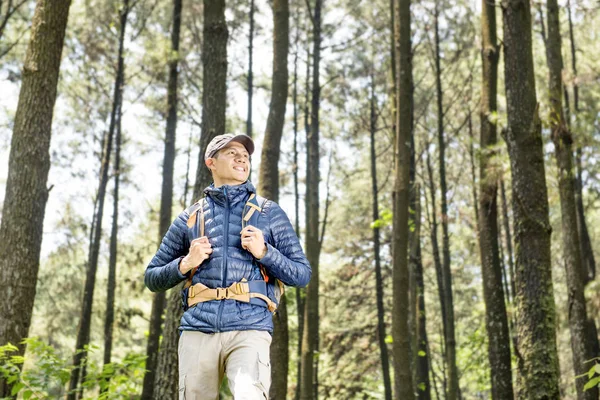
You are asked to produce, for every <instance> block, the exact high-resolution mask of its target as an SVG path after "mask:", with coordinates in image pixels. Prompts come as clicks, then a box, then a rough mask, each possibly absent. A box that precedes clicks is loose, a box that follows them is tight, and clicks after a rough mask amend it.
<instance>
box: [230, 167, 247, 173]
mask: <svg viewBox="0 0 600 400" xmlns="http://www.w3.org/2000/svg"><path fill="white" fill-rule="evenodd" d="M233 169H235V170H236V171H241V172H246V169H245V168H244V167H233Z"/></svg>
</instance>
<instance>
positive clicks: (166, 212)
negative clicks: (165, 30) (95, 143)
mask: <svg viewBox="0 0 600 400" xmlns="http://www.w3.org/2000/svg"><path fill="white" fill-rule="evenodd" d="M182 3H183V1H182V0H174V1H173V28H172V30H171V54H174V55H176V56H175V57H172V58H171V59H170V60H169V81H168V84H167V126H166V130H165V148H164V153H163V173H162V178H163V181H162V187H161V198H160V216H159V226H158V240H159V243H160V241H161V240H162V237H163V236H164V235H165V233H166V232H167V230H168V229H169V226H170V225H171V219H172V218H171V210H172V209H173V173H174V171H173V170H174V164H175V140H176V132H177V84H178V64H179V37H180V32H181V12H182V8H183V4H182ZM165 302H166V293H165V292H159V293H156V294H155V295H154V298H153V300H152V314H151V315H150V328H149V330H150V332H149V334H148V343H147V346H146V355H147V358H146V374H145V375H144V383H143V388H142V399H148V400H150V399H152V398H154V391H155V390H156V389H157V388H156V385H155V381H156V371H157V360H158V355H159V340H160V336H161V334H162V322H163V321H162V320H163V313H164V310H165ZM178 304H179V302H178ZM174 358H176V357H174ZM167 365H168V364H167ZM163 371H164V372H166V373H167V374H168V372H169V371H167V370H164V367H163Z"/></svg>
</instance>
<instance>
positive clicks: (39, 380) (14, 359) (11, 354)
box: [0, 337, 71, 399]
mask: <svg viewBox="0 0 600 400" xmlns="http://www.w3.org/2000/svg"><path fill="white" fill-rule="evenodd" d="M22 344H23V345H25V346H27V349H28V353H29V355H28V357H31V359H32V361H33V362H34V363H35V368H31V369H27V368H25V369H23V365H24V364H25V361H26V359H25V357H24V356H21V355H17V354H16V353H18V348H17V347H16V346H14V345H12V344H10V343H9V344H7V345H5V346H2V347H0V374H2V377H3V378H5V379H6V380H7V382H8V383H9V384H12V385H13V388H12V393H11V394H12V395H16V394H21V395H22V396H23V398H24V399H30V398H32V399H42V398H48V397H49V396H50V393H51V392H52V390H53V388H54V387H56V386H63V385H64V384H65V383H66V382H67V381H68V380H69V376H70V373H71V367H69V366H68V362H67V361H66V360H63V359H61V358H60V357H59V356H58V355H57V354H56V351H55V350H54V348H53V347H52V346H49V345H47V344H45V343H44V342H42V341H41V340H40V339H38V338H35V337H33V338H27V339H25V340H23V342H22Z"/></svg>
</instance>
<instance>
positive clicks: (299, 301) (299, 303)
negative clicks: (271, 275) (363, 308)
mask: <svg viewBox="0 0 600 400" xmlns="http://www.w3.org/2000/svg"><path fill="white" fill-rule="evenodd" d="M299 9H300V8H299V7H298V9H297V10H296V39H295V43H296V53H295V54H294V91H293V95H292V98H293V103H294V199H295V210H296V235H298V238H300V194H299V190H298V171H299V165H298V113H297V110H298V109H297V107H298V52H299V49H298V42H299V40H300V39H299V38H300V23H299V20H300V18H299V15H300V11H299ZM309 87H310V55H309V52H308V51H307V57H306V89H305V102H304V103H305V107H304V127H305V131H306V136H307V137H308V132H309V125H308V99H309V95H308V92H309ZM305 297H306V293H305V290H304V289H301V288H296V314H297V315H298V345H297V346H296V356H297V357H298V360H297V362H296V369H297V371H296V390H295V392H294V399H295V400H299V399H300V387H301V385H300V383H301V381H302V333H303V332H304V299H305Z"/></svg>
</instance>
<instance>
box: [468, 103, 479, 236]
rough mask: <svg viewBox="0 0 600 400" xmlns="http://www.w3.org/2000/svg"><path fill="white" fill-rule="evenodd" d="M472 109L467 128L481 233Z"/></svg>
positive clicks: (476, 215) (477, 217) (476, 220)
mask: <svg viewBox="0 0 600 400" xmlns="http://www.w3.org/2000/svg"><path fill="white" fill-rule="evenodd" d="M471 117H472V113H471V109H469V115H468V117H467V119H468V122H467V127H468V129H467V130H468V132H469V160H470V161H471V182H472V185H471V191H472V193H473V208H474V210H475V225H476V226H477V231H479V196H478V195H477V172H476V167H475V143H474V142H475V137H474V135H473V119H472V118H471Z"/></svg>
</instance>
